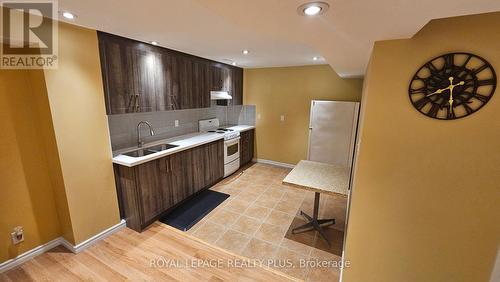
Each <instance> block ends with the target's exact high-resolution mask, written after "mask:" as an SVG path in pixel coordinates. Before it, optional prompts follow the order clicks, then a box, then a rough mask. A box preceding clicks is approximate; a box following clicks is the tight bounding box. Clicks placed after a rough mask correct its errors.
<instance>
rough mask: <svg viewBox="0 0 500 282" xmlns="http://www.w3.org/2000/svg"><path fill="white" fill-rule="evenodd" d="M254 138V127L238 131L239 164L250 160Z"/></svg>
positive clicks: (241, 164)
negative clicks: (239, 146) (239, 145)
mask: <svg viewBox="0 0 500 282" xmlns="http://www.w3.org/2000/svg"><path fill="white" fill-rule="evenodd" d="M254 138H255V129H251V130H247V131H243V132H241V133H240V144H241V151H240V152H241V153H240V166H243V165H245V164H247V163H249V162H251V161H252V159H253V151H254Z"/></svg>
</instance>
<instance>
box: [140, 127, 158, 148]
mask: <svg viewBox="0 0 500 282" xmlns="http://www.w3.org/2000/svg"><path fill="white" fill-rule="evenodd" d="M141 124H145V125H147V126H148V127H149V134H151V136H153V135H155V131H154V130H153V127H152V126H151V124H150V123H149V122H147V121H140V122H139V123H138V124H137V147H142V145H144V141H142V139H141Z"/></svg>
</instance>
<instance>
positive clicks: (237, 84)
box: [230, 68, 243, 105]
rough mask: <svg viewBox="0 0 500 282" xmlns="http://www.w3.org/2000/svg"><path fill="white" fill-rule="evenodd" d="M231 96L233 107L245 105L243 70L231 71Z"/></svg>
mask: <svg viewBox="0 0 500 282" xmlns="http://www.w3.org/2000/svg"><path fill="white" fill-rule="evenodd" d="M231 72H232V74H231V83H232V85H231V93H230V94H231V96H233V100H232V101H231V103H232V104H233V105H243V69H241V68H233V69H232V70H231Z"/></svg>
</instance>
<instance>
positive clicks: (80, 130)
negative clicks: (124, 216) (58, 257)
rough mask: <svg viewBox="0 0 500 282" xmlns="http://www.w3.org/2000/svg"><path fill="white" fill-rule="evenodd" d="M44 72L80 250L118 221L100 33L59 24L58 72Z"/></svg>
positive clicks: (75, 238) (76, 240)
mask: <svg viewBox="0 0 500 282" xmlns="http://www.w3.org/2000/svg"><path fill="white" fill-rule="evenodd" d="M44 72H45V80H46V84H47V92H48V96H49V102H50V109H51V112H52V119H53V124H54V132H55V136H56V140H57V147H58V153H59V158H60V163H61V170H62V175H63V178H64V186H65V194H66V198H67V204H68V208H69V216H70V217H71V223H70V224H71V226H72V231H73V235H74V241H73V242H72V243H75V244H78V243H80V242H82V241H84V240H86V239H88V238H90V237H92V236H93V235H95V234H97V233H99V232H101V231H103V230H104V229H106V228H108V227H110V226H113V225H115V224H117V223H118V222H119V221H120V215H119V211H118V202H117V197H116V188H115V183H114V175H113V166H112V161H111V155H112V153H111V145H110V139H109V130H108V123H107V116H106V111H105V105H104V90H103V84H102V77H101V68H100V62H99V50H98V43H97V34H96V31H95V30H89V29H84V28H80V27H76V26H73V25H68V24H63V23H60V24H59V68H58V69H56V70H45V71H44ZM67 239H70V240H71V239H72V238H67Z"/></svg>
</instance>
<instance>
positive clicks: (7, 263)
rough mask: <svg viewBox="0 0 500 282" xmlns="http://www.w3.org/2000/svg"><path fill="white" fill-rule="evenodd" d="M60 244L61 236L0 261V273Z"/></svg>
mask: <svg viewBox="0 0 500 282" xmlns="http://www.w3.org/2000/svg"><path fill="white" fill-rule="evenodd" d="M60 244H61V237H57V238H55V239H54V240H52V241H50V242H47V243H45V244H43V245H40V246H38V247H36V248H34V249H31V250H29V251H27V252H25V253H22V254H20V255H18V256H17V257H15V258H13V259H9V260H7V261H5V262H2V263H0V273H2V272H4V271H7V270H9V269H11V268H14V267H16V266H18V265H20V264H22V263H24V262H26V261H28V260H30V259H31V258H33V257H36V256H38V255H40V254H43V253H45V252H46V251H48V250H50V249H53V248H55V247H57V246H59V245H60Z"/></svg>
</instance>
